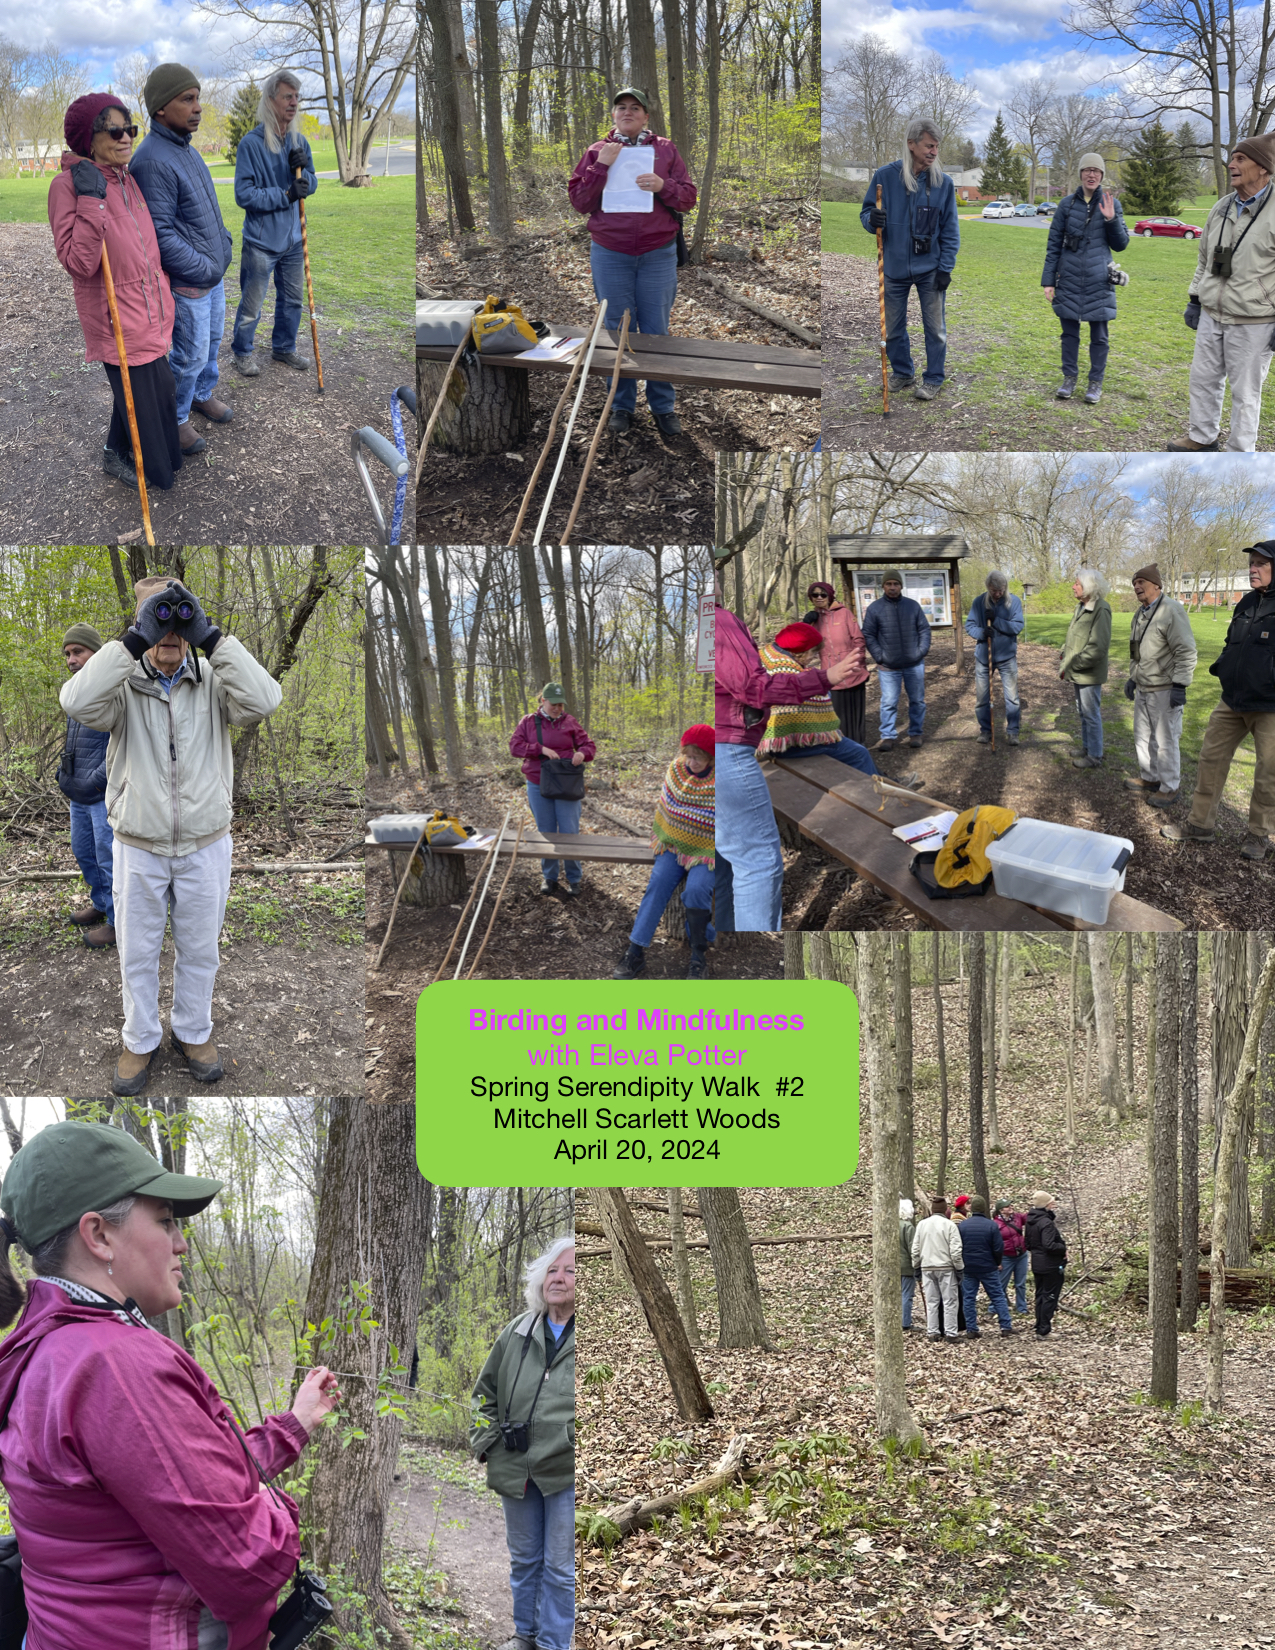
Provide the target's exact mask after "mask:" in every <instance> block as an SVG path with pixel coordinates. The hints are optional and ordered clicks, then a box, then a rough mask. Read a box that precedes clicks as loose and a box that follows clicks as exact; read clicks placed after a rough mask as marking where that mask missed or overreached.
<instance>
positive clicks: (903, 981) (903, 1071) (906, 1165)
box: [893, 934, 916, 1198]
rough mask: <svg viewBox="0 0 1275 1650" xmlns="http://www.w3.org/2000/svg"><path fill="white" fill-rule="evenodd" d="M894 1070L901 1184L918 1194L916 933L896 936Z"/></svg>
mask: <svg viewBox="0 0 1275 1650" xmlns="http://www.w3.org/2000/svg"><path fill="white" fill-rule="evenodd" d="M893 945H894V970H893V973H894V1071H895V1084H896V1094H897V1100H896V1104H897V1106H898V1114H899V1184H900V1186H902V1188H903V1194H902V1195H903V1196H904V1197H907V1198H912V1197H915V1196H916V1147H915V1137H914V1134H913V1130H912V1104H913V1093H912V951H911V945H912V937H911V935H910V934H896V935H894V936H893Z"/></svg>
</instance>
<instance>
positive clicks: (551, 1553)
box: [501, 1478, 576, 1650]
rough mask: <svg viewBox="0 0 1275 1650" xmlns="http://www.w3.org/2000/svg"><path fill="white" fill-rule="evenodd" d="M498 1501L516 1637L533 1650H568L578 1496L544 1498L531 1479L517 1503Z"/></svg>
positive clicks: (506, 1498)
mask: <svg viewBox="0 0 1275 1650" xmlns="http://www.w3.org/2000/svg"><path fill="white" fill-rule="evenodd" d="M501 1500H502V1501H503V1502H504V1507H505V1539H506V1541H507V1542H508V1543H509V1584H510V1587H511V1589H512V1592H513V1603H514V1632H515V1633H517V1634H518V1635H519V1637H520V1638H524V1639H529V1640H531V1642H532V1643H534V1644H535V1645H536V1647H537V1650H568V1646H569V1645H570V1643H571V1634H572V1631H573V1629H574V1627H575V1616H576V1563H575V1516H576V1492H575V1490H574V1489H569V1490H558V1491H557V1492H556V1493H555V1494H553V1495H542V1494H541V1492H540V1488H539V1486H538V1485H537V1484H536V1483H535V1481H534V1480H533V1479H530V1478H529V1479H528V1480H527V1490H526V1494H525V1495H524V1496H523V1498H522V1500H521V1501H518V1500H515V1498H514V1497H513V1496H512V1495H505V1496H502V1497H501Z"/></svg>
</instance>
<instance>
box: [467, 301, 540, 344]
mask: <svg viewBox="0 0 1275 1650" xmlns="http://www.w3.org/2000/svg"><path fill="white" fill-rule="evenodd" d="M544 330H545V331H547V330H548V329H547V328H545V329H544ZM473 334H474V348H475V349H477V351H478V352H479V354H480V355H515V354H517V353H519V352H520V351H522V350H525V349H531V348H533V347H534V346H535V344H536V343H537V342H538V341H539V337H540V336H543V333H542V334H539V335H538V334H537V332H536V329H535V327H533V326H532V324H531V323H530V321H528V320H527V319H526V317H525V316H524V315H523V313H522V311H521V310H520V309H519V308H518V306H517V304H510V303H506V302H505V300H504V299H503V298H488V300H487V302H486V303H485V304H484V305H483V307H482V308H481V309H480V310H479V311H478V313H477V315H475V316H474V319H473Z"/></svg>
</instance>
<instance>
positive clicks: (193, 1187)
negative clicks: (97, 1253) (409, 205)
mask: <svg viewBox="0 0 1275 1650" xmlns="http://www.w3.org/2000/svg"><path fill="white" fill-rule="evenodd" d="M224 1185H225V1181H224V1180H205V1179H204V1178H203V1177H202V1176H200V1175H193V1174H173V1173H172V1172H171V1171H170V1170H168V1169H166V1168H165V1167H164V1165H163V1164H162V1163H160V1162H158V1161H157V1160H156V1159H155V1158H153V1157H152V1156H151V1154H150V1153H149V1152H148V1151H147V1150H146V1147H145V1146H143V1145H142V1143H141V1142H140V1141H139V1140H134V1138H133V1137H132V1135H131V1134H127V1133H125V1131H124V1130H123V1129H112V1128H109V1127H108V1126H107V1125H106V1124H105V1123H86V1122H83V1121H78V1120H77V1121H73V1122H68V1123H54V1124H53V1125H52V1126H51V1127H50V1128H47V1129H41V1130H40V1132H39V1134H37V1135H34V1136H33V1137H32V1138H31V1139H30V1140H29V1141H28V1142H27V1143H26V1145H25V1146H23V1147H22V1149H21V1151H19V1152H18V1153H17V1155H16V1156H15V1157H14V1159H13V1162H12V1163H10V1165H9V1169H8V1172H7V1174H6V1175H5V1177H4V1187H3V1190H2V1191H0V1207H3V1209H4V1212H5V1214H6V1215H8V1217H9V1219H10V1220H11V1221H12V1222H13V1224H14V1225H15V1226H16V1227H17V1229H18V1237H19V1238H20V1240H21V1242H22V1247H23V1248H24V1249H26V1250H28V1251H31V1250H33V1249H36V1248H38V1247H39V1245H40V1244H42V1243H43V1242H44V1240H45V1239H46V1238H51V1237H52V1236H53V1235H54V1233H55V1232H60V1231H62V1230H63V1229H64V1228H65V1227H67V1226H73V1225H74V1224H75V1222H76V1221H77V1220H79V1218H80V1216H81V1215H85V1214H87V1213H88V1212H89V1210H90V1209H106V1208H109V1207H110V1205H111V1204H112V1203H115V1202H118V1200H119V1199H120V1198H122V1197H128V1196H129V1195H130V1194H131V1193H134V1192H140V1193H142V1194H143V1195H144V1196H146V1197H159V1198H163V1199H164V1200H165V1201H166V1202H168V1203H171V1204H172V1206H173V1213H174V1214H175V1215H178V1216H181V1217H185V1216H188V1215H197V1214H199V1212H200V1211H201V1210H203V1209H206V1208H207V1207H208V1205H209V1204H210V1203H211V1202H212V1200H213V1198H215V1197H216V1195H217V1193H218V1192H219V1191H220V1190H221V1189H222V1187H223V1186H224Z"/></svg>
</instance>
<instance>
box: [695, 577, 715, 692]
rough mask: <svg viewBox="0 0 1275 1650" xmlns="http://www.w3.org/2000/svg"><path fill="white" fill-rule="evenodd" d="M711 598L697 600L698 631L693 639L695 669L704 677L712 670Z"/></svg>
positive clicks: (713, 604) (712, 602)
mask: <svg viewBox="0 0 1275 1650" xmlns="http://www.w3.org/2000/svg"><path fill="white" fill-rule="evenodd" d="M714 606H715V603H714V601H713V598H712V596H711V595H710V596H701V597H700V599H699V629H698V631H697V633H696V637H695V668H696V670H698V671H701V672H702V673H703V674H705V675H710V674H711V673H712V669H713V609H714Z"/></svg>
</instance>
